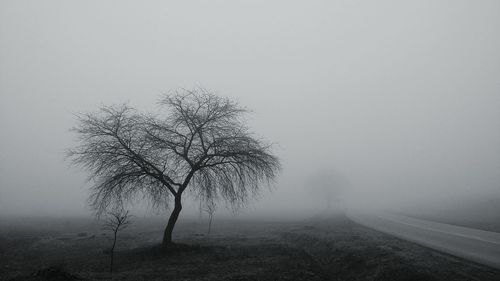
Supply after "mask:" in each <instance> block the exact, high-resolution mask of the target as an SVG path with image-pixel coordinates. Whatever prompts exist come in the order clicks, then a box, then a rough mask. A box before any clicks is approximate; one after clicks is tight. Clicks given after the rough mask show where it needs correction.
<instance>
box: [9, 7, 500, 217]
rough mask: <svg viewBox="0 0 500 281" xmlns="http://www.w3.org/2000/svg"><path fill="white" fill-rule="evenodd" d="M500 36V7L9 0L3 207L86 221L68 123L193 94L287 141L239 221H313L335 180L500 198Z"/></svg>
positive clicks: (380, 192) (433, 195)
mask: <svg viewBox="0 0 500 281" xmlns="http://www.w3.org/2000/svg"><path fill="white" fill-rule="evenodd" d="M499 29H500V1H497V0H491V1H487V0H484V1H472V0H470V1H458V0H450V1H436V0H426V1H396V0H394V1H385V0H384V1H368V0H367V1H347V0H346V1H229V0H228V1H214V0H212V1H135V2H132V1H66V0H61V1H19V0H15V1H14V0H13V1H6V0H4V1H1V2H0V128H1V138H0V213H1V214H3V215H14V214H17V215H60V216H64V215H76V214H89V213H90V211H89V208H88V207H87V204H86V197H87V195H88V193H87V187H88V186H89V183H87V182H85V178H86V175H85V174H84V173H83V172H82V171H80V170H78V169H77V168H72V167H70V166H69V164H68V163H67V162H65V160H64V150H65V149H66V148H68V147H70V146H72V145H74V137H75V136H74V135H72V134H71V133H70V132H69V131H68V129H69V128H70V127H72V126H74V125H75V119H74V116H73V115H72V114H73V113H76V112H86V111H90V110H94V109H96V108H97V107H98V106H100V105H102V104H113V103H122V102H129V103H130V104H131V105H133V106H137V107H138V108H140V109H143V110H155V109H156V105H155V102H156V101H157V100H158V98H159V96H160V95H161V94H162V93H165V92H167V91H168V90H171V89H176V88H179V87H185V88H191V87H194V86H202V87H206V88H208V89H213V90H216V91H217V92H218V93H220V94H221V95H224V96H230V97H234V98H236V99H237V100H239V101H240V103H241V104H243V105H245V106H248V107H249V108H251V109H253V114H252V116H251V118H250V120H249V122H250V125H251V127H252V128H253V129H254V131H255V132H256V133H257V134H258V135H261V136H263V137H264V138H265V139H267V140H269V141H272V142H275V143H277V146H276V153H277V154H278V155H279V156H280V158H281V159H282V161H283V172H282V174H281V176H280V178H279V180H278V182H277V185H276V189H275V190H274V191H273V192H272V193H268V192H265V193H263V194H262V198H261V200H259V201H257V202H255V203H252V204H251V205H250V206H249V208H248V209H245V210H243V211H242V212H243V213H244V214H264V213H269V212H274V214H284V213H286V212H293V211H294V212H302V211H304V212H305V211H309V210H314V209H315V208H317V207H318V205H319V204H317V202H316V200H317V199H316V198H317V197H315V196H312V195H310V194H309V191H308V188H309V186H308V185H309V183H310V179H311V177H314V175H315V174H317V173H318V171H328V170H331V171H335V174H339V175H342V176H343V177H345V178H346V179H348V181H349V190H346V191H345V193H346V194H344V195H343V198H345V200H346V201H347V202H348V203H349V204H356V205H357V206H393V207H403V206H406V207H408V208H422V207H426V206H437V205H441V204H445V203H446V202H450V201H458V200H464V199H467V200H475V199H477V198H481V197H490V198H499V197H500V30H499ZM193 206H195V204H193ZM193 212H195V211H193Z"/></svg>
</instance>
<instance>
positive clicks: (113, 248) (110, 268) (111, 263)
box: [109, 229, 118, 272]
mask: <svg viewBox="0 0 500 281" xmlns="http://www.w3.org/2000/svg"><path fill="white" fill-rule="evenodd" d="M116 232H118V229H117V230H115V239H114V240H113V246H112V247H111V262H110V264H109V272H113V258H114V256H115V245H116Z"/></svg>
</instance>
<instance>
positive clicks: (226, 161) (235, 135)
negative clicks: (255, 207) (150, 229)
mask: <svg viewBox="0 0 500 281" xmlns="http://www.w3.org/2000/svg"><path fill="white" fill-rule="evenodd" d="M159 104H160V106H161V109H162V114H160V115H152V114H141V113H138V112H137V111H136V110H135V109H133V108H131V107H129V106H127V105H122V106H108V107H102V108H100V110H99V111H98V112H96V113H89V114H81V115H78V121H79V124H78V126H76V127H75V128H74V129H73V130H74V131H75V132H76V133H77V135H78V136H79V145H78V146H76V147H75V148H73V149H70V150H69V151H68V157H69V158H70V159H71V160H72V161H73V163H74V164H75V165H79V166H82V167H83V168H84V169H86V170H88V171H89V172H90V178H91V180H93V182H94V183H95V184H94V185H93V187H92V189H91V196H90V201H91V204H92V206H93V207H94V208H95V210H96V211H97V214H100V213H102V212H103V211H104V210H106V209H108V208H109V207H110V206H113V205H114V206H119V205H122V204H123V203H126V202H129V201H132V200H133V199H135V198H137V197H138V196H139V197H141V198H142V197H144V198H146V199H148V200H149V201H150V202H151V203H152V205H153V207H159V206H170V205H171V204H172V202H171V201H172V199H173V210H172V212H171V215H170V217H169V219H168V223H167V226H166V227H165V231H164V235H163V245H164V246H169V245H171V244H172V232H173V229H174V226H175V223H176V221H177V219H178V217H179V214H180V212H181V210H182V195H183V194H184V192H185V191H186V189H188V187H189V189H188V190H191V192H193V193H194V194H196V195H197V196H200V198H222V199H224V200H226V201H227V202H229V203H230V204H231V205H232V206H233V207H236V208H237V207H239V206H241V205H243V204H245V203H246V202H247V200H248V198H249V196H250V195H252V194H255V193H257V192H258V191H259V189H260V188H261V187H262V185H263V184H269V183H270V182H271V181H272V180H273V179H274V178H275V176H276V174H277V172H278V171H279V169H280V163H279V160H278V158H277V157H276V156H275V155H273V153H272V151H271V146H270V145H269V144H266V143H265V142H264V141H262V140H261V139H259V138H256V137H254V135H253V134H252V133H251V132H250V131H249V129H248V127H247V126H246V124H245V119H244V117H245V114H246V113H247V110H246V109H245V108H243V107H241V106H239V104H238V103H236V102H235V101H233V100H230V99H228V98H222V97H220V96H217V95H215V94H213V93H211V92H209V91H207V90H205V89H195V90H191V91H188V90H179V91H176V92H174V93H172V94H170V95H166V96H164V97H163V98H162V99H161V100H160V102H159Z"/></svg>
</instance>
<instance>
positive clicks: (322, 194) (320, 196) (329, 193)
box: [307, 170, 349, 210]
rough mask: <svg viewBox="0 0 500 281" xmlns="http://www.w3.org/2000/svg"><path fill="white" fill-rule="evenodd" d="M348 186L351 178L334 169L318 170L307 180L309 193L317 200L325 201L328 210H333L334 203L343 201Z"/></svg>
mask: <svg viewBox="0 0 500 281" xmlns="http://www.w3.org/2000/svg"><path fill="white" fill-rule="evenodd" d="M348 187H349V180H348V179H347V178H346V177H345V176H344V175H342V174H340V173H339V172H336V171H333V170H321V171H317V172H316V173H314V174H313V175H312V176H310V178H309V180H308V181H307V189H308V190H309V193H310V194H311V195H312V196H313V197H314V199H315V200H319V201H320V202H321V201H323V202H324V204H325V205H324V206H325V209H326V210H331V209H332V207H333V206H332V205H333V204H334V203H336V204H340V203H341V202H342V201H341V200H342V195H343V192H344V191H345V189H346V188H348ZM337 207H339V206H337Z"/></svg>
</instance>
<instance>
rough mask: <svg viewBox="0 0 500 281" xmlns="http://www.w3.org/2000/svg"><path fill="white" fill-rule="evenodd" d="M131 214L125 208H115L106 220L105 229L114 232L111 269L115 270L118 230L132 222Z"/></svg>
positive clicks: (111, 270)
mask: <svg viewBox="0 0 500 281" xmlns="http://www.w3.org/2000/svg"><path fill="white" fill-rule="evenodd" d="M131 217H132V216H131V215H129V211H124V210H123V209H117V210H113V211H110V212H108V213H107V217H106V219H105V220H104V224H103V229H105V230H109V231H112V232H113V245H112V246H111V250H110V251H111V261H110V264H109V271H110V272H113V259H114V256H115V246H116V237H117V234H118V231H120V230H122V229H124V228H126V227H127V226H128V225H129V224H130V223H131V220H130V219H131Z"/></svg>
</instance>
